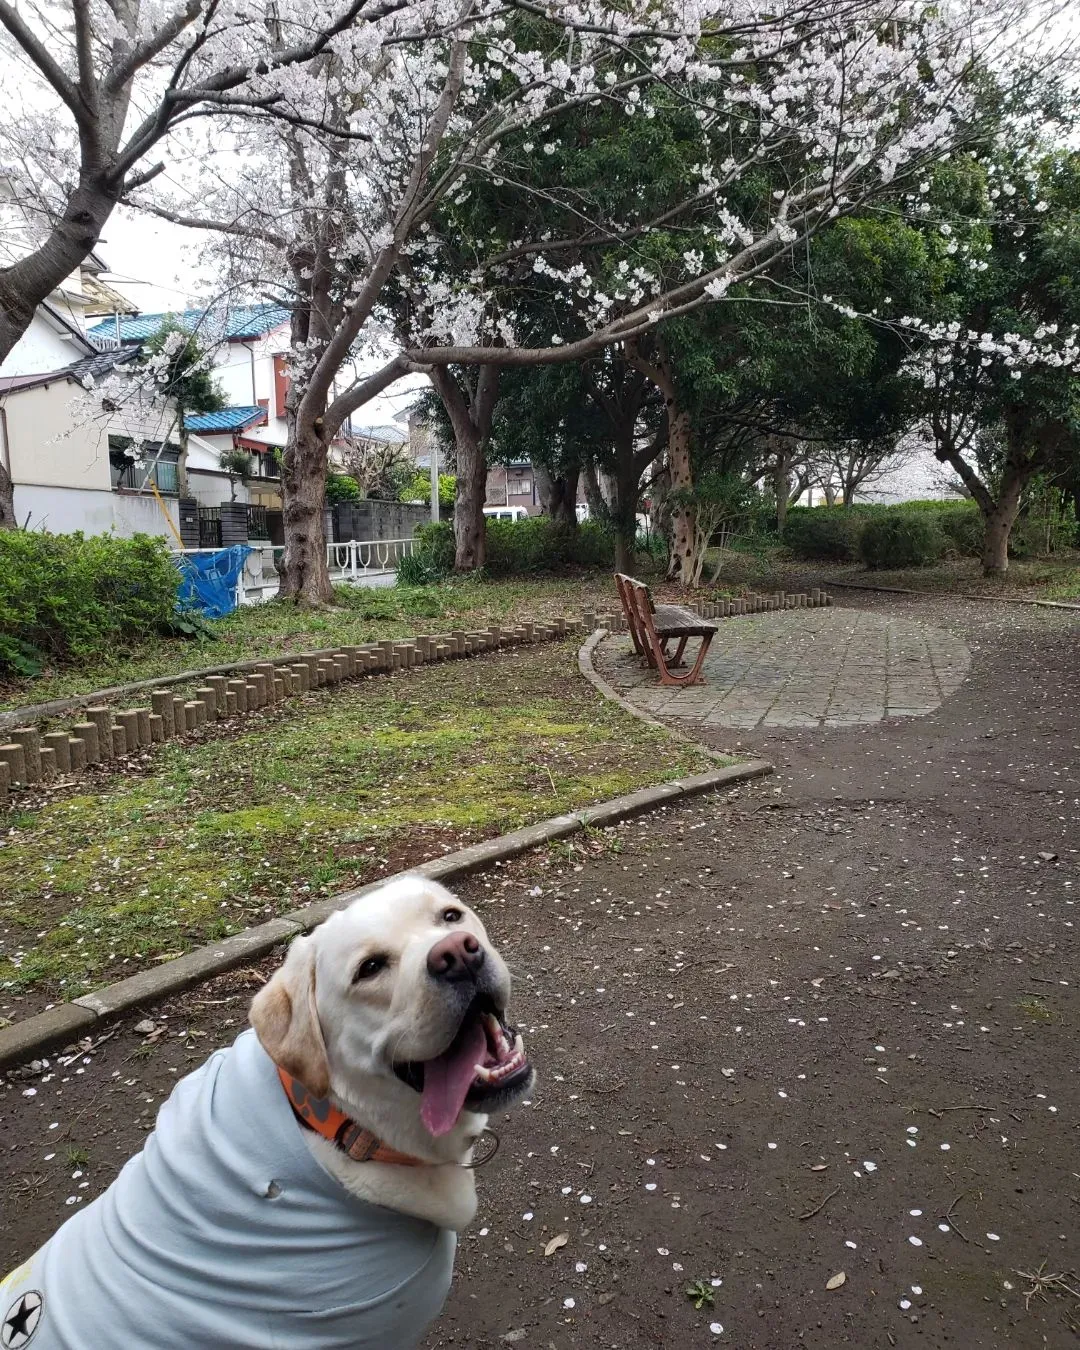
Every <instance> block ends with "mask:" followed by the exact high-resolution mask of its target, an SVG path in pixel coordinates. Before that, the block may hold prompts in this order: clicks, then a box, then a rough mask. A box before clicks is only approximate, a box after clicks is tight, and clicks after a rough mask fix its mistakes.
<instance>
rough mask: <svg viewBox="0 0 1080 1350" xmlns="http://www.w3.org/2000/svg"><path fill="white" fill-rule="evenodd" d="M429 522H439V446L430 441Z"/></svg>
mask: <svg viewBox="0 0 1080 1350" xmlns="http://www.w3.org/2000/svg"><path fill="white" fill-rule="evenodd" d="M430 458H431V523H432V524H433V525H438V523H439V447H438V445H436V443H435V439H434V437H432V441H431V456H430Z"/></svg>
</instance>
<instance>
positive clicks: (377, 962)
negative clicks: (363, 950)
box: [352, 956, 388, 984]
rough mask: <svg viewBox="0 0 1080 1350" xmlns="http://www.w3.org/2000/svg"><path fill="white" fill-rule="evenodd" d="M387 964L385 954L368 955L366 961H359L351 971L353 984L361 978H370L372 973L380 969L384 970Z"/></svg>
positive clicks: (375, 973)
mask: <svg viewBox="0 0 1080 1350" xmlns="http://www.w3.org/2000/svg"><path fill="white" fill-rule="evenodd" d="M387 964H388V962H387V959H386V957H385V956H369V957H368V959H367V960H366V961H361V962H360V964H359V965H358V966H357V967H356V969H355V970H354V971H353V977H352V982H353V984H358V983H359V982H360V981H361V980H370V979H371V977H372V976H373V975H378V973H379V971H380V970H385V969H386V966H387Z"/></svg>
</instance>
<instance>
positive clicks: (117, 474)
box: [109, 459, 180, 497]
mask: <svg viewBox="0 0 1080 1350" xmlns="http://www.w3.org/2000/svg"><path fill="white" fill-rule="evenodd" d="M109 467H110V471H111V474H112V485H113V487H114V488H116V489H119V490H122V491H125V492H152V491H153V489H152V488H151V486H150V483H151V481H152V482H154V483H156V484H157V490H158V491H159V492H161V493H164V494H165V495H166V496H173V497H175V496H177V495H178V493H179V491H180V475H179V472H178V466H177V465H176V463H175V462H174V461H172V460H167V459H159V460H158V461H157V462H156V463H155V464H141V463H140V462H139V461H138V460H129V461H127V462H126V463H124V464H118V463H117V462H116V461H115V460H113V461H111V463H110V466H109ZM148 470H149V477H148V476H147V471H148Z"/></svg>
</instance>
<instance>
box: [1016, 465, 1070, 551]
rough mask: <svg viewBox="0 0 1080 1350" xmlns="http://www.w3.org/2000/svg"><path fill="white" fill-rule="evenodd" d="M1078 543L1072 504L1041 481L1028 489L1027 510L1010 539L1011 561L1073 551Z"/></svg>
mask: <svg viewBox="0 0 1080 1350" xmlns="http://www.w3.org/2000/svg"><path fill="white" fill-rule="evenodd" d="M1076 541H1077V519H1076V511H1075V510H1074V508H1073V504H1072V502H1071V501H1065V500H1064V499H1063V496H1062V493H1061V492H1060V491H1059V490H1058V489H1056V488H1054V487H1051V486H1050V485H1049V484H1047V483H1046V482H1045V480H1044V479H1042V478H1037V479H1036V480H1035V481H1034V483H1032V484H1031V486H1030V487H1029V489H1028V492H1027V494H1026V501H1025V503H1024V510H1023V513H1022V515H1021V516H1020V518H1019V520H1017V522H1016V524H1015V525H1014V526H1013V528H1012V533H1011V535H1010V536H1009V556H1010V557H1011V558H1021V559H1024V558H1045V557H1048V556H1049V555H1050V554H1051V553H1060V552H1061V550H1062V549H1066V548H1072V547H1073V545H1074V544H1075V543H1076Z"/></svg>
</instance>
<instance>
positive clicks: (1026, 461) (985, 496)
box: [934, 413, 1040, 577]
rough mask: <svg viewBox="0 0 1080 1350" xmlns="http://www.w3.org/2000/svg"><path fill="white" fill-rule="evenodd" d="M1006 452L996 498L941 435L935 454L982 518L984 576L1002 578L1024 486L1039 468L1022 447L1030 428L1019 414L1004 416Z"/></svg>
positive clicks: (1035, 455)
mask: <svg viewBox="0 0 1080 1350" xmlns="http://www.w3.org/2000/svg"><path fill="white" fill-rule="evenodd" d="M1006 426H1007V432H1008V452H1007V454H1006V457H1005V466H1004V469H1003V470H1002V475H1001V486H1000V487H999V489H998V495H997V500H996V501H995V500H994V498H993V497H992V496H991V495H990V489H989V488H988V487H987V486H986V484H985V483H984V482H983V481H982V479H981V478H980V477H979V475H978V474H977V473H976V472H975V470H974V469H973V468H972V466H971V465H970V464H969V463H968V462H967V460H966V459H965V458H964V456H963V455H962V454H961V453H960V451H959V449H958V448H957V447H955V446H954V445H951V444H950V443H949V442H948V441H946V440H945V439H944V438H943V437H941V436H940V434H938V435H937V445H936V446H935V448H934V454H935V455H936V456H937V458H938V459H939V460H940V461H941V462H942V463H943V464H951V465H952V467H953V468H954V469H955V470H956V472H957V474H958V475H959V476H960V481H961V482H962V483H963V484H964V486H965V487H966V488H967V490H968V491H969V492H970V493H971V495H972V497H973V498H974V500H975V502H976V504H977V505H978V508H979V510H980V511H981V512H982V518H983V547H982V569H983V576H986V577H1003V576H1004V575H1005V573H1006V572H1007V571H1008V570H1009V535H1010V534H1011V532H1012V527H1013V525H1014V524H1015V522H1016V517H1017V515H1018V514H1019V511H1020V498H1021V497H1022V496H1023V493H1024V488H1025V487H1027V485H1028V482H1029V481H1030V479H1031V478H1032V476H1033V475H1034V474H1035V473H1036V472H1037V470H1038V469H1039V467H1040V461H1039V457H1038V453H1037V452H1036V453H1035V454H1031V453H1028V452H1027V451H1026V450H1025V440H1024V437H1025V432H1026V431H1029V430H1030V428H1029V427H1028V425H1027V423H1026V421H1025V419H1024V417H1023V415H1022V414H1015V413H1014V414H1013V415H1011V416H1010V415H1009V414H1007V415H1006Z"/></svg>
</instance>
